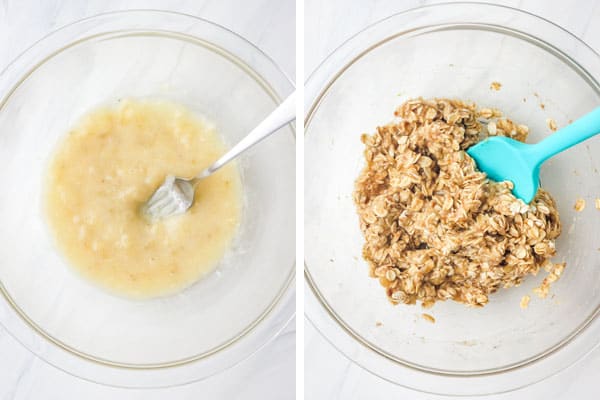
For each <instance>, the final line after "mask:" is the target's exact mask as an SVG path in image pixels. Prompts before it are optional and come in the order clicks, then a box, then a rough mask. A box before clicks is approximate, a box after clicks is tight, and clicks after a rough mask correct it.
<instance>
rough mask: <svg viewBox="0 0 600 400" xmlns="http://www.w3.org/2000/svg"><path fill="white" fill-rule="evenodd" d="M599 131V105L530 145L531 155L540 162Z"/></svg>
mask: <svg viewBox="0 0 600 400" xmlns="http://www.w3.org/2000/svg"><path fill="white" fill-rule="evenodd" d="M599 133H600V107H598V108H596V109H595V110H593V111H592V112H590V113H588V114H586V115H584V116H583V117H581V118H579V119H577V120H576V121H575V122H573V123H571V124H569V125H567V126H565V127H564V128H562V129H560V130H558V131H557V132H556V133H553V134H552V135H551V136H549V137H547V138H546V139H544V140H542V141H541V142H538V143H536V144H534V145H533V146H531V152H532V155H533V156H534V157H535V158H536V159H537V163H538V164H541V163H542V162H544V161H546V160H547V159H548V158H550V157H552V156H554V155H556V154H558V153H560V152H562V151H565V150H566V149H568V148H570V147H572V146H575V145H576V144H577V143H581V142H583V141H584V140H587V139H589V138H591V137H592V136H595V135H597V134H599Z"/></svg>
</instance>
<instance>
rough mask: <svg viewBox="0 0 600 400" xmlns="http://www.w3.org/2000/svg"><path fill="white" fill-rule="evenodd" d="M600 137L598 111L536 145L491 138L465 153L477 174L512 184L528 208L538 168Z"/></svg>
mask: <svg viewBox="0 0 600 400" xmlns="http://www.w3.org/2000/svg"><path fill="white" fill-rule="evenodd" d="M599 133H600V107H598V108H596V109H595V110H594V111H592V112H590V113H589V114H586V115H584V116H583V117H581V118H579V119H578V120H577V121H575V122H573V123H572V124H570V125H568V126H566V127H564V128H562V129H560V130H559V131H557V132H555V133H554V134H552V135H551V136H548V137H547V138H546V139H544V140H542V141H541V142H539V143H536V144H525V143H521V142H518V141H516V140H514V139H509V138H507V137H502V136H493V137H490V138H488V139H486V140H484V141H483V142H481V143H478V144H476V145H475V146H472V147H470V148H469V149H467V153H468V154H469V155H470V156H471V157H473V159H475V162H476V163H477V167H478V168H479V170H480V171H483V172H485V173H486V174H487V175H488V177H490V179H493V180H495V181H497V182H502V181H511V182H512V183H513V184H514V188H513V194H514V195H515V197H517V198H519V199H521V200H523V201H524V202H525V203H527V204H529V203H530V202H531V200H533V198H534V197H535V194H536V193H537V190H538V187H539V186H540V178H539V175H540V165H542V163H543V162H544V161H546V160H547V159H549V158H550V157H552V156H554V155H556V154H558V153H560V152H561V151H564V150H566V149H568V148H569V147H572V146H575V145H576V144H577V143H580V142H583V141H584V140H586V139H589V138H591V137H592V136H595V135H597V134H599Z"/></svg>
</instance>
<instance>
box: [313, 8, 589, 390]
mask: <svg viewBox="0 0 600 400" xmlns="http://www.w3.org/2000/svg"><path fill="white" fill-rule="evenodd" d="M432 3H436V2H435V1H417V0H402V1H398V0H368V1H367V0H305V6H304V7H305V8H304V11H305V23H304V28H305V42H304V47H305V60H304V68H305V74H306V75H307V76H308V75H309V74H310V73H311V72H312V71H313V70H314V69H315V68H316V67H317V65H319V63H320V62H321V61H322V60H323V58H325V57H326V56H327V55H328V54H329V53H331V52H332V51H333V50H334V49H335V48H336V47H337V46H339V45H340V44H341V43H342V42H343V41H345V40H346V39H347V38H349V37H350V36H351V35H353V34H355V33H357V32H358V31H359V30H361V29H363V28H365V27H366V26H367V25H370V24H372V23H374V22H376V21H378V20H380V19H382V18H385V17H387V16H389V15H390V14H393V13H396V12H399V11H403V10H406V9H409V8H414V7H418V6H420V5H425V4H432ZM493 3H498V4H504V5H509V6H513V7H517V8H522V9H524V10H527V11H530V12H533V13H534V14H537V15H540V16H542V17H544V18H547V19H549V20H551V21H553V22H555V23H557V24H559V25H561V26H563V27H564V28H566V29H567V30H569V31H571V32H572V33H574V34H575V35H576V36H578V37H580V38H581V39H583V40H584V41H585V42H587V43H588V44H589V45H591V46H592V47H593V48H594V49H595V50H596V51H599V52H600V1H598V0H578V1H564V0H526V1H516V0H515V1H495V2H493ZM304 337H305V340H304V343H305V398H306V399H310V400H338V399H341V400H363V399H365V400H366V399H368V400H379V399H385V400H390V399H394V400H405V399H410V400H421V399H428V400H429V399H442V398H445V397H438V396H431V395H424V394H420V393H417V392H414V391H410V390H407V389H403V388H401V387H398V386H396V385H393V384H391V383H388V382H386V381H383V380H381V379H379V378H377V377H375V376H373V375H371V374H370V373H368V372H365V371H364V370H362V369H361V368H360V367H358V366H356V365H354V364H353V363H351V362H350V361H348V360H347V359H346V358H344V357H343V356H342V355H341V354H340V353H338V352H337V351H336V350H335V349H334V348H333V347H332V346H331V345H330V344H329V343H328V342H326V341H325V340H324V339H323V338H322V337H321V336H320V335H319V333H318V332H317V331H316V330H315V329H314V328H313V327H312V326H311V325H310V323H309V322H308V321H307V320H306V319H305V333H304ZM599 378H600V349H597V350H596V351H595V352H594V353H593V354H592V355H591V356H589V357H587V358H586V359H584V360H583V361H581V362H579V363H578V364H576V365H575V366H574V367H572V368H570V369H568V370H566V371H564V372H563V373H561V374H559V375H558V376H556V377H554V378H551V379H549V380H547V381H544V382H542V383H540V384H537V385H534V386H532V387H530V388H528V389H525V390H521V391H518V392H513V393H511V394H507V395H501V396H494V397H487V398H486V399H499V400H500V399H501V400H507V399H519V400H521V399H527V400H537V399H544V400H555V399H561V400H562V399H599V398H600V379H599Z"/></svg>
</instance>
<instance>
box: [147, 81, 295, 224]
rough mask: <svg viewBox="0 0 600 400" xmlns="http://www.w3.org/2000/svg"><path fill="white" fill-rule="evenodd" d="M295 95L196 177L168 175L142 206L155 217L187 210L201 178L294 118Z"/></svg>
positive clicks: (163, 216) (151, 216)
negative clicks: (187, 177)
mask: <svg viewBox="0 0 600 400" xmlns="http://www.w3.org/2000/svg"><path fill="white" fill-rule="evenodd" d="M295 95H296V92H294V93H292V94H291V95H290V96H289V97H288V98H287V99H285V100H284V101H283V102H282V103H281V104H280V105H279V106H278V107H277V108H276V109H275V110H273V112H272V113H271V114H269V116H268V117H267V118H265V119H264V120H263V121H262V122H261V123H260V124H258V126H257V127H256V128H254V129H253V130H252V131H251V132H250V133H249V134H248V135H247V136H246V137H244V138H243V139H242V140H240V141H239V143H238V144H236V145H235V146H233V147H232V148H231V149H230V150H229V151H228V152H227V153H225V154H224V155H223V156H222V157H221V158H219V159H218V160H217V161H215V162H214V163H213V164H212V165H211V166H210V167H208V168H206V169H205V170H204V171H202V172H200V173H199V174H198V175H196V176H195V177H193V178H190V179H186V178H181V177H177V176H172V175H169V176H167V178H166V179H165V181H164V183H163V184H162V185H160V187H159V188H158V189H156V191H155V192H154V193H153V194H152V196H150V199H148V201H147V202H146V203H145V204H144V206H143V208H142V209H143V211H144V213H145V214H146V215H147V216H148V217H150V218H152V219H160V218H166V217H170V216H173V215H178V214H183V213H185V212H186V211H187V210H188V209H189V208H190V207H191V206H192V204H194V193H195V190H194V189H195V187H196V185H197V184H198V182H200V181H201V180H202V179H204V178H207V177H209V176H210V175H212V174H213V173H215V172H216V171H217V170H219V168H221V167H222V166H224V165H225V164H227V163H228V162H229V161H231V160H233V159H234V158H236V157H237V156H239V155H240V154H242V153H243V152H244V151H246V150H248V149H249V148H250V147H252V146H254V145H255V144H257V143H258V142H260V141H261V140H263V139H264V138H266V137H267V136H269V135H271V134H273V133H275V132H276V131H278V130H279V129H280V128H282V127H283V126H285V125H287V124H288V123H290V122H292V121H293V120H294V119H295V115H296V100H295V97H296V96H295Z"/></svg>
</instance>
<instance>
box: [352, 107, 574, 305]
mask: <svg viewBox="0 0 600 400" xmlns="http://www.w3.org/2000/svg"><path fill="white" fill-rule="evenodd" d="M395 116H396V117H397V118H396V120H395V121H394V122H393V123H390V124H388V125H385V126H383V127H378V128H377V132H376V133H374V134H373V135H370V136H369V135H363V136H362V140H363V142H364V144H365V146H366V149H365V153H364V155H365V160H366V164H367V165H366V167H365V168H364V170H363V171H362V172H361V174H360V176H359V177H358V179H357V181H356V187H355V191H354V201H355V203H356V207H357V211H358V215H359V217H360V228H361V230H362V232H363V235H364V237H365V240H366V242H365V245H364V248H363V256H364V258H365V259H366V260H367V262H368V263H369V266H370V274H371V276H373V277H377V278H379V281H380V283H381V284H382V285H383V286H384V287H385V288H386V291H387V295H388V297H389V299H390V300H391V301H392V302H393V303H406V304H415V303H416V302H417V301H418V300H419V301H421V302H422V305H423V306H424V307H429V306H431V305H433V304H434V303H435V302H436V301H438V300H447V299H452V300H455V301H458V302H461V303H465V304H468V305H472V306H483V305H484V304H486V303H487V302H488V295H489V294H490V293H494V292H495V291H496V290H498V288H500V287H505V288H508V287H511V286H515V285H518V284H520V283H521V281H522V280H523V278H524V277H525V276H527V275H530V274H533V275H535V274H536V273H537V272H538V271H539V269H540V268H542V267H544V268H545V269H546V270H548V271H549V272H551V271H553V270H554V268H555V266H554V264H553V263H551V262H550V260H549V259H550V257H552V256H553V255H554V254H555V247H554V240H555V239H556V238H557V237H558V236H559V234H560V230H561V225H560V220H559V216H558V212H557V210H556V206H555V202H554V199H552V197H551V196H550V194H549V193H548V192H546V191H545V190H543V189H540V190H539V191H538V193H537V196H536V197H535V199H534V200H533V201H532V202H531V204H530V205H526V204H524V203H523V202H522V201H520V200H518V199H516V198H515V197H514V196H513V195H512V193H511V188H512V184H511V183H510V182H500V183H498V182H493V181H489V180H488V179H487V178H486V175H485V174H484V173H482V172H479V171H478V170H477V168H476V167H475V163H474V161H473V160H472V159H471V158H470V157H469V156H468V155H467V154H466V153H465V149H467V148H468V147H469V146H471V145H473V144H475V143H477V142H478V141H479V140H481V139H483V138H485V136H487V135H489V134H493V135H502V136H509V137H512V138H514V139H517V140H520V141H524V140H525V139H526V137H527V133H528V129H527V127H526V126H524V125H516V124H514V123H513V122H512V121H510V120H508V119H505V118H501V113H500V112H499V111H498V110H490V109H482V110H479V111H478V110H477V109H476V106H475V105H474V104H467V103H464V102H461V101H457V100H447V99H434V100H423V99H416V100H411V101H407V102H406V103H404V104H402V105H401V106H400V107H399V108H398V109H397V110H396V112H395ZM489 127H491V129H489ZM490 131H493V132H490ZM507 162H510V160H507ZM557 268H558V269H560V272H562V268H564V264H561V265H560V266H558V265H557ZM558 275H559V274H553V279H552V282H553V281H555V280H556V279H558ZM555 277H556V278H555ZM546 283H547V284H549V283H551V282H549V281H548V282H546ZM544 290H545V291H547V285H546V286H545V287H544Z"/></svg>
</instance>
